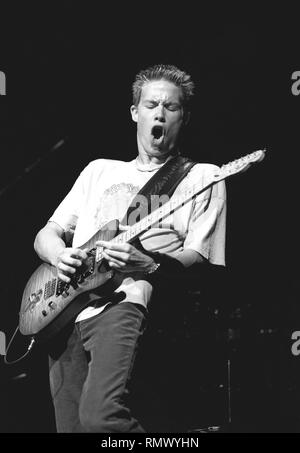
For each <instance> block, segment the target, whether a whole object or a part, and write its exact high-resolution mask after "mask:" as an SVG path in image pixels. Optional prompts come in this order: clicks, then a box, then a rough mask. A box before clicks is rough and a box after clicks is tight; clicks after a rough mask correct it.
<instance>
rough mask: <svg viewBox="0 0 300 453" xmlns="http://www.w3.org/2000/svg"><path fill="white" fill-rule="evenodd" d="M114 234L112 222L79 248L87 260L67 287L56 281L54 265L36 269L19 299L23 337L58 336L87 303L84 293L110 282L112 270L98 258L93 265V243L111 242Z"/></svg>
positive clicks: (115, 232)
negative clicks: (86, 250) (86, 251)
mask: <svg viewBox="0 0 300 453" xmlns="http://www.w3.org/2000/svg"><path fill="white" fill-rule="evenodd" d="M117 232H118V221H117V220H113V221H111V222H109V223H107V224H106V225H105V226H104V227H103V228H101V230H99V231H98V232H97V233H96V234H95V235H94V236H93V237H92V238H91V239H90V240H89V241H88V242H86V243H85V244H84V245H82V246H81V247H79V248H81V249H88V250H89V251H90V252H89V254H88V255H89V257H88V260H87V264H85V267H84V269H81V268H79V270H80V271H81V276H79V275H78V276H77V278H76V279H75V280H77V281H74V282H73V283H71V284H70V286H69V285H65V284H64V282H62V281H61V280H58V278H57V270H56V267H55V266H52V265H50V264H47V263H43V264H41V265H40V266H39V267H38V268H37V269H36V270H35V272H34V273H33V274H32V276H31V277H30V279H29V280H28V282H27V285H26V287H25V289H24V292H23V296H22V302H21V308H20V314H19V329H20V332H21V333H22V334H23V335H35V334H37V333H39V332H40V336H41V337H48V336H51V335H52V334H55V333H57V332H58V331H59V330H60V329H61V328H62V327H63V326H64V325H66V324H67V323H68V322H69V321H70V320H71V319H73V318H74V317H75V316H76V315H77V314H78V313H80V312H81V311H82V309H83V308H84V307H85V306H86V305H88V304H89V303H90V298H89V297H87V294H85V293H87V292H88V291H91V290H93V289H95V288H99V287H101V286H102V285H104V284H105V283H106V282H107V281H108V280H110V281H111V279H112V271H111V270H109V268H108V267H107V266H106V264H105V261H104V260H101V259H100V260H99V262H97V263H96V256H95V243H96V241H99V240H104V241H110V240H111V239H113V238H114V237H115V236H116V234H117ZM83 276H84V278H83ZM72 280H73V278H72ZM62 290H63V291H62ZM103 294H105V291H104V292H103ZM99 298H100V296H99ZM106 299H107V296H106V298H105V295H104V296H103V303H105V301H106ZM71 302H72V304H71Z"/></svg>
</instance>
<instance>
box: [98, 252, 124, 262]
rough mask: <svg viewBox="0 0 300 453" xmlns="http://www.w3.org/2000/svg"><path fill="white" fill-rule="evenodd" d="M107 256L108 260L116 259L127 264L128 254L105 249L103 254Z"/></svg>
mask: <svg viewBox="0 0 300 453" xmlns="http://www.w3.org/2000/svg"><path fill="white" fill-rule="evenodd" d="M104 253H105V254H106V255H108V256H109V257H110V258H116V259H117V260H119V261H124V262H125V263H127V262H128V261H129V254H128V253H125V252H117V251H116V250H109V249H105V251H103V254H104Z"/></svg>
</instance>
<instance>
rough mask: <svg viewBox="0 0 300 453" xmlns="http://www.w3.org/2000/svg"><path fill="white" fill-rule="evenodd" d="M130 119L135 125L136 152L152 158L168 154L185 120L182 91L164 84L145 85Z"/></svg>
mask: <svg viewBox="0 0 300 453" xmlns="http://www.w3.org/2000/svg"><path fill="white" fill-rule="evenodd" d="M131 115H132V119H133V121H135V122H136V123H137V142H138V149H139V152H143V153H146V154H148V155H150V156H155V157H159V156H164V155H168V154H170V153H171V152H172V150H173V149H174V148H175V146H176V144H177V139H178V135H179V131H180V129H181V126H182V124H183V120H184V110H183V105H182V91H181V88H179V87H177V86H176V85H174V84H173V83H171V82H168V81H166V80H155V81H151V82H148V83H147V84H145V85H144V86H143V88H142V92H141V99H140V102H139V104H138V106H137V107H136V106H134V105H133V106H132V107H131Z"/></svg>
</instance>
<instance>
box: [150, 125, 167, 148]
mask: <svg viewBox="0 0 300 453" xmlns="http://www.w3.org/2000/svg"><path fill="white" fill-rule="evenodd" d="M151 135H152V137H153V142H154V143H155V144H157V145H159V144H161V143H162V141H163V139H164V129H163V127H162V126H153V127H152V129H151Z"/></svg>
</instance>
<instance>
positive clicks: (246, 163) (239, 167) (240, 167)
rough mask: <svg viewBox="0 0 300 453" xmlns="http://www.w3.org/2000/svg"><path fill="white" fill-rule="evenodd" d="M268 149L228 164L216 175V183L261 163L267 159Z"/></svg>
mask: <svg viewBox="0 0 300 453" xmlns="http://www.w3.org/2000/svg"><path fill="white" fill-rule="evenodd" d="M265 153H266V149H259V150H258V151H254V152H253V153H251V154H247V155H246V156H243V157H241V158H240V159H236V160H233V161H232V162H228V164H225V165H222V167H221V168H220V171H219V172H218V173H217V174H215V175H214V180H215V181H221V180H222V179H225V178H227V177H228V176H233V175H236V174H238V173H242V172H243V171H246V170H248V168H249V167H250V166H251V165H252V164H254V163H258V162H261V161H262V160H263V158H264V157H265Z"/></svg>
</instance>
